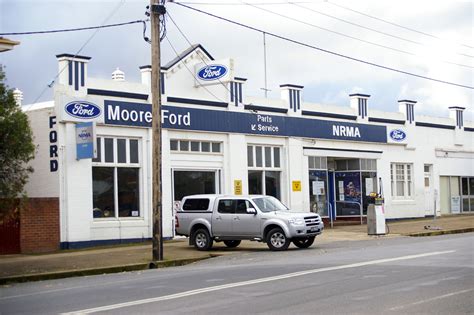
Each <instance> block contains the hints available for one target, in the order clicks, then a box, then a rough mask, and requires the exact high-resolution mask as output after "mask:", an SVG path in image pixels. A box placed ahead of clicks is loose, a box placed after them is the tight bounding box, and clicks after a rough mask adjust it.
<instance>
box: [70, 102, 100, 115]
mask: <svg viewBox="0 0 474 315" xmlns="http://www.w3.org/2000/svg"><path fill="white" fill-rule="evenodd" d="M64 110H65V111H66V113H67V114H68V115H69V116H72V117H75V118H79V119H93V118H96V117H99V116H100V112H101V110H100V107H99V106H97V105H95V104H93V103H90V102H85V101H74V102H70V103H67V104H66V106H64Z"/></svg>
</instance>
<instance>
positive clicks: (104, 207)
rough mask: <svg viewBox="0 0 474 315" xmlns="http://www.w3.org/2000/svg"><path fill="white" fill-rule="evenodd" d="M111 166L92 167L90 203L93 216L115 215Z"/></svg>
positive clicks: (112, 169)
mask: <svg viewBox="0 0 474 315" xmlns="http://www.w3.org/2000/svg"><path fill="white" fill-rule="evenodd" d="M114 169H115V168H113V167H93V168H92V200H93V201H92V205H93V208H94V209H93V216H94V218H107V217H115V202H114Z"/></svg>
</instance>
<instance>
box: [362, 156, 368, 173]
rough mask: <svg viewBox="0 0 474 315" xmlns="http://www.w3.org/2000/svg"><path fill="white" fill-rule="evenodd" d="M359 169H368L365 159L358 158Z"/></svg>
mask: <svg viewBox="0 0 474 315" xmlns="http://www.w3.org/2000/svg"><path fill="white" fill-rule="evenodd" d="M360 169H361V170H364V171H365V170H368V168H367V159H360Z"/></svg>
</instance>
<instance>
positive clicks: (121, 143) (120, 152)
mask: <svg viewBox="0 0 474 315" xmlns="http://www.w3.org/2000/svg"><path fill="white" fill-rule="evenodd" d="M117 159H118V162H119V163H127V150H126V148H125V139H117Z"/></svg>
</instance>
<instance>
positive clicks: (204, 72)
mask: <svg viewBox="0 0 474 315" xmlns="http://www.w3.org/2000/svg"><path fill="white" fill-rule="evenodd" d="M226 73H227V67H225V66H223V65H208V66H205V67H202V68H201V69H199V71H198V73H197V75H198V77H199V79H201V80H204V81H212V80H217V79H220V78H222V77H223V76H225V75H226Z"/></svg>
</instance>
